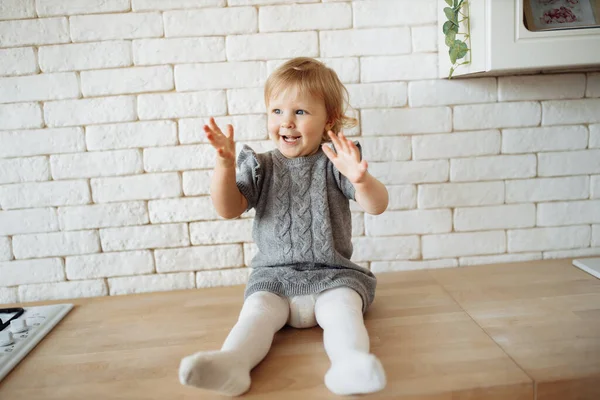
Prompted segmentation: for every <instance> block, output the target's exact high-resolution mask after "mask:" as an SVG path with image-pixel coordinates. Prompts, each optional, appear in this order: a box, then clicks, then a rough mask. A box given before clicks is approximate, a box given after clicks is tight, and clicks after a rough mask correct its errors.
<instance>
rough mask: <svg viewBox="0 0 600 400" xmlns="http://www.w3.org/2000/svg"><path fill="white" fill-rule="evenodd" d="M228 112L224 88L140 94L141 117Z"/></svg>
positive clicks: (139, 107)
mask: <svg viewBox="0 0 600 400" xmlns="http://www.w3.org/2000/svg"><path fill="white" fill-rule="evenodd" d="M226 112H227V104H226V98H225V92H224V91H222V90H215V91H205V92H191V93H168V94H142V95H139V96H138V115H139V117H140V119H167V118H185V117H202V116H207V115H211V116H217V115H224V114H225V113H226Z"/></svg>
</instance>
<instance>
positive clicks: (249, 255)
mask: <svg viewBox="0 0 600 400" xmlns="http://www.w3.org/2000/svg"><path fill="white" fill-rule="evenodd" d="M243 247H244V264H245V265H247V266H250V265H252V259H253V258H254V256H255V255H256V254H257V253H258V247H257V246H256V243H253V242H252V243H244V245H243Z"/></svg>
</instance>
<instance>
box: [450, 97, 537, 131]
mask: <svg viewBox="0 0 600 400" xmlns="http://www.w3.org/2000/svg"><path fill="white" fill-rule="evenodd" d="M544 114H545V112H544ZM541 116H542V110H541V107H540V105H539V103H535V102H510V103H497V104H476V105H468V106H456V107H454V129H455V130H460V131H464V130H475V129H492V128H513V127H525V126H535V125H538V124H539V123H540V120H541Z"/></svg>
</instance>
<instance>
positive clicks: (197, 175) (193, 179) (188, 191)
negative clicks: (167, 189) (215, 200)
mask: <svg viewBox="0 0 600 400" xmlns="http://www.w3.org/2000/svg"><path fill="white" fill-rule="evenodd" d="M212 174H213V172H212V170H207V171H185V172H183V193H184V194H185V195H186V196H198V195H207V194H210V179H211V177H212Z"/></svg>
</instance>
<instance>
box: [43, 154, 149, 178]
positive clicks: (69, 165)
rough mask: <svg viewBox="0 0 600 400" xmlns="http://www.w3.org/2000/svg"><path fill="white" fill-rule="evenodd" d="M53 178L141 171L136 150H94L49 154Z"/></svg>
mask: <svg viewBox="0 0 600 400" xmlns="http://www.w3.org/2000/svg"><path fill="white" fill-rule="evenodd" d="M50 166H51V168H52V177H53V178H54V179H72V178H92V177H97V176H116V175H132V174H136V173H141V172H143V170H144V169H143V166H142V156H141V154H140V151H138V150H116V151H96V152H86V153H74V154H63V155H57V156H50Z"/></svg>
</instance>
